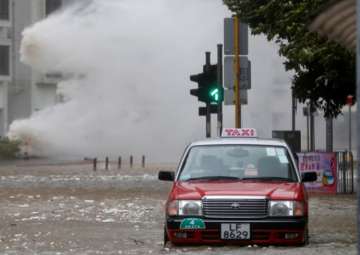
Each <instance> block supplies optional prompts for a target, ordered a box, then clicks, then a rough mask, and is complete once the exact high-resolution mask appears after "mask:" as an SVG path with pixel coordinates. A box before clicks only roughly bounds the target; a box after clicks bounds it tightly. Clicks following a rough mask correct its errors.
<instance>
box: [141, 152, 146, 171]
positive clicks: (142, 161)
mask: <svg viewBox="0 0 360 255" xmlns="http://www.w3.org/2000/svg"><path fill="white" fill-rule="evenodd" d="M141 166H142V168H145V155H143V156H142V160H141Z"/></svg>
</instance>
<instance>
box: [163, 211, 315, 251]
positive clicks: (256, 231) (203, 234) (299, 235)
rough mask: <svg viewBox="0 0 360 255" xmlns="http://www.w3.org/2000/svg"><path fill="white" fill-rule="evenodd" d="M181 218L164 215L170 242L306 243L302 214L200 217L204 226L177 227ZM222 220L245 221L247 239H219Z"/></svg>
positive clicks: (305, 224)
mask: <svg viewBox="0 0 360 255" xmlns="http://www.w3.org/2000/svg"><path fill="white" fill-rule="evenodd" d="M182 220H183V218H172V217H168V218H167V220H166V232H167V235H168V238H169V240H170V241H171V242H172V243H174V244H225V243H229V244H240V245H241V244H244V245H248V244H259V245H273V244H276V245H300V244H304V243H305V242H306V234H307V224H308V219H307V218H306V217H299V218H277V219H272V218H268V219H261V220H260V219H259V220H254V219H251V220H228V219H226V220H221V219H217V220H213V219H202V220H203V221H204V223H205V228H204V229H181V228H180V224H181V221H182ZM222 223H248V224H250V233H251V234H250V239H249V240H223V239H221V224H222Z"/></svg>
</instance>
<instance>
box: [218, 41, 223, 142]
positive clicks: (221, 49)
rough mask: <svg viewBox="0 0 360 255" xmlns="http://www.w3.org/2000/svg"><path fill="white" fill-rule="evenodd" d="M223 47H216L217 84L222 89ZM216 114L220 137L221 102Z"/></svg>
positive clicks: (221, 121) (221, 126)
mask: <svg viewBox="0 0 360 255" xmlns="http://www.w3.org/2000/svg"><path fill="white" fill-rule="evenodd" d="M222 52H223V46H222V44H218V45H217V58H218V59H217V84H218V86H221V87H223V54H222ZM217 110H218V113H217V135H218V136H219V137H220V136H221V132H222V128H223V106H222V102H220V103H219V104H218V109H217Z"/></svg>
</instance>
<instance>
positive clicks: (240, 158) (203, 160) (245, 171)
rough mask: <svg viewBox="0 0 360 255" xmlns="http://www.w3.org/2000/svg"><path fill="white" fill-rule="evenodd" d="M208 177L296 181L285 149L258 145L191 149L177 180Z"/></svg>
mask: <svg viewBox="0 0 360 255" xmlns="http://www.w3.org/2000/svg"><path fill="white" fill-rule="evenodd" d="M211 177H214V178H226V179H228V178H229V179H231V178H233V179H250V178H269V179H271V178H274V179H288V180H289V181H297V177H296V173H295V169H294V167H293V165H292V161H291V159H290V157H289V153H288V152H287V149H286V148H285V147H280V146H258V145H206V146H194V147H192V148H191V149H190V151H189V152H188V154H187V157H186V160H185V161H184V163H183V165H182V169H181V172H180V175H179V180H180V181H186V180H190V179H201V178H211Z"/></svg>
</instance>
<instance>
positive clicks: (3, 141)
mask: <svg viewBox="0 0 360 255" xmlns="http://www.w3.org/2000/svg"><path fill="white" fill-rule="evenodd" d="M20 144H21V142H20V141H17V140H10V139H9V138H7V137H5V138H0V158H2V159H13V158H16V156H17V155H18V153H19V152H20Z"/></svg>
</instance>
